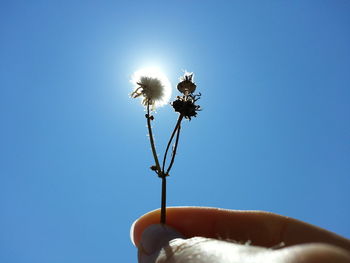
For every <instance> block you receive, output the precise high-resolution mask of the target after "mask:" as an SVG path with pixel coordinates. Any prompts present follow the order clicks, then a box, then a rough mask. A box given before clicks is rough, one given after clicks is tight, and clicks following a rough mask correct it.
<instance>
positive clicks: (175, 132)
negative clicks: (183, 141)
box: [160, 115, 183, 224]
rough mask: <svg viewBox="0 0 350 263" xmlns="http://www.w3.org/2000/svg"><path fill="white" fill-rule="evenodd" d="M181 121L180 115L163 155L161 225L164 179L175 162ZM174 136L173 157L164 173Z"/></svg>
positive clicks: (164, 188)
mask: <svg viewBox="0 0 350 263" xmlns="http://www.w3.org/2000/svg"><path fill="white" fill-rule="evenodd" d="M182 119H183V115H180V116H179V118H178V120H177V122H176V125H175V128H174V131H173V133H172V134H171V136H170V139H169V142H168V145H167V147H166V150H165V153H164V158H163V164H162V172H161V176H160V177H161V178H162V197H161V208H160V223H161V224H165V223H166V177H167V176H168V174H169V171H170V169H171V167H172V165H173V163H174V160H175V154H176V149H177V145H178V142H179V136H180V129H181V121H182ZM175 134H176V141H175V146H174V150H173V155H172V158H171V161H170V165H169V167H168V169H167V171H166V173H165V172H164V171H165V163H166V157H167V155H168V151H169V147H170V144H171V142H172V140H173V139H174V136H175Z"/></svg>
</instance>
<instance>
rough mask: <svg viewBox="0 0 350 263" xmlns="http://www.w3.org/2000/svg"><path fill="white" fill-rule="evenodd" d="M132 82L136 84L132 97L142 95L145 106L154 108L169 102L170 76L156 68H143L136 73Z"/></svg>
mask: <svg viewBox="0 0 350 263" xmlns="http://www.w3.org/2000/svg"><path fill="white" fill-rule="evenodd" d="M131 82H132V83H133V84H134V85H135V89H134V91H133V92H132V93H131V97H132V98H138V97H141V99H142V100H141V103H142V104H143V105H144V106H147V105H150V106H152V109H155V108H156V107H161V106H163V105H165V104H167V103H168V101H169V99H170V96H171V84H170V82H169V80H168V78H167V77H166V76H165V75H164V74H162V73H160V72H159V71H157V70H155V69H143V70H139V71H137V72H135V73H134V75H133V77H132V80H131Z"/></svg>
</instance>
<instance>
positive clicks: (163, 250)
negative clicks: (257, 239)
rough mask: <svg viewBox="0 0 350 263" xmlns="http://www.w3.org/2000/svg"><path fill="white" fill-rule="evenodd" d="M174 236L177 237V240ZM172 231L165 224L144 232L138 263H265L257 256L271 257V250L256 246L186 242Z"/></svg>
mask: <svg viewBox="0 0 350 263" xmlns="http://www.w3.org/2000/svg"><path fill="white" fill-rule="evenodd" d="M174 237H175V238H174ZM181 237H182V236H181V235H179V234H178V233H177V232H176V231H174V230H173V229H171V228H169V227H166V226H164V225H160V224H159V225H151V226H149V227H147V228H146V229H145V231H144V232H143V233H142V236H141V239H140V243H139V250H138V262H139V263H154V262H164V263H165V262H166V263H180V262H191V263H209V262H210V263H220V262H225V263H231V262H232V263H233V262H241V263H245V262H250V263H252V262H253V263H254V262H255V263H258V262H259V263H262V262H265V261H261V259H262V257H261V256H260V260H255V258H256V255H257V253H261V252H267V253H265V254H264V255H263V258H264V259H266V260H267V259H269V258H271V256H272V255H271V253H269V252H270V251H269V250H268V249H266V248H262V247H253V246H245V245H239V244H234V243H231V242H226V241H220V240H216V239H211V238H204V237H194V238H190V239H183V238H181Z"/></svg>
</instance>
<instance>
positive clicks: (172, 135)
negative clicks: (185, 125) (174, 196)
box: [162, 114, 184, 172]
mask: <svg viewBox="0 0 350 263" xmlns="http://www.w3.org/2000/svg"><path fill="white" fill-rule="evenodd" d="M183 117H184V116H183V115H182V114H181V115H180V116H179V118H178V119H177V122H176V125H175V128H174V130H173V133H172V134H171V136H170V139H169V142H168V145H167V147H166V150H165V153H164V158H163V164H162V171H163V172H164V170H165V169H164V168H165V162H166V157H167V155H168V151H169V147H170V144H171V142H172V141H173V139H174V136H175V133H176V132H177V130H178V129H179V128H180V125H181V121H182V119H183ZM168 170H169V169H168Z"/></svg>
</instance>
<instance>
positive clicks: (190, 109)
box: [171, 93, 201, 120]
mask: <svg viewBox="0 0 350 263" xmlns="http://www.w3.org/2000/svg"><path fill="white" fill-rule="evenodd" d="M200 96H201V94H200V93H199V94H197V95H193V94H191V95H188V96H178V97H177V98H176V100H174V101H173V102H172V104H171V105H172V106H173V108H174V110H175V111H176V112H179V113H180V114H181V115H182V116H184V117H185V118H186V119H189V120H191V117H197V111H200V106H199V105H197V104H196V101H197V100H199V99H200Z"/></svg>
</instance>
